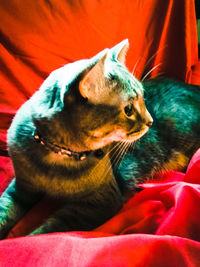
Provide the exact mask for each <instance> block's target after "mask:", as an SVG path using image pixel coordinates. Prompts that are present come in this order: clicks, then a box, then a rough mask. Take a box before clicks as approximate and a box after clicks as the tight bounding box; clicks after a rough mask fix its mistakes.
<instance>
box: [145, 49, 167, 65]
mask: <svg viewBox="0 0 200 267" xmlns="http://www.w3.org/2000/svg"><path fill="white" fill-rule="evenodd" d="M166 47H167V45H165V46H163V47H160V48H159V49H158V50H157V51H156V52H155V53H154V54H153V55H152V56H151V57H150V58H149V59H148V60H147V62H146V64H145V67H148V65H149V63H151V61H152V60H153V59H154V58H155V57H156V56H157V54H158V53H160V52H161V51H162V50H164V49H165V48H166Z"/></svg>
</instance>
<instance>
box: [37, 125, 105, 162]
mask: <svg viewBox="0 0 200 267" xmlns="http://www.w3.org/2000/svg"><path fill="white" fill-rule="evenodd" d="M33 137H34V140H35V141H36V142H37V143H38V144H41V145H43V146H45V147H47V148H48V149H49V150H51V151H53V152H54V153H56V154H58V155H63V156H66V157H68V158H74V159H75V160H76V161H79V160H80V161H82V160H85V159H86V158H87V157H88V156H89V155H91V154H92V153H93V155H94V156H95V157H97V158H102V157H103V155H104V152H103V151H102V150H101V149H97V150H89V151H83V152H75V151H72V150H70V149H67V148H65V147H62V146H59V145H56V144H54V143H52V142H50V141H49V140H47V139H46V138H44V137H42V136H41V134H40V133H39V132H38V131H37V130H36V131H35V132H34V135H33Z"/></svg>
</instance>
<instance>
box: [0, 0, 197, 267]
mask: <svg viewBox="0 0 200 267" xmlns="http://www.w3.org/2000/svg"><path fill="white" fill-rule="evenodd" d="M0 17H1V23H0V38H1V39H0V40H1V43H0V96H1V97H0V192H2V191H3V190H4V189H5V187H6V185H7V184H8V182H9V181H10V179H11V178H12V177H13V175H14V174H13V169H12V166H11V163H10V160H9V158H8V157H7V156H6V155H7V154H6V153H7V152H6V151H7V150H6V132H7V129H8V127H9V125H10V122H11V120H12V117H13V116H14V114H15V112H16V110H17V109H18V108H19V107H20V105H21V104H22V103H24V101H26V100H27V99H28V98H29V97H30V96H31V95H32V94H33V92H34V91H35V90H36V89H37V88H38V87H39V85H40V84H41V82H42V81H43V80H44V79H45V78H46V77H47V75H48V74H49V72H51V71H52V70H54V69H56V68H58V67H60V66H62V65H63V64H66V63H68V62H72V61H75V60H78V59H81V58H88V57H91V56H93V55H95V54H96V53H97V52H99V51H100V50H102V49H104V48H105V47H112V46H113V45H115V44H116V43H118V42H120V41H121V40H123V39H125V38H128V39H129V41H130V50H129V52H128V54H127V66H128V68H129V69H130V70H131V71H132V70H133V69H134V74H135V75H136V76H137V77H138V78H141V77H142V76H144V75H145V74H147V73H148V72H149V70H150V69H151V68H153V67H155V66H156V65H157V64H160V65H159V67H157V68H156V69H155V70H154V71H153V72H152V74H151V75H149V76H152V77H154V76H156V75H158V74H164V75H166V76H171V77H175V78H178V79H181V80H185V81H187V82H191V83H195V84H200V78H199V77H200V68H199V62H198V55H197V54H198V53H197V34H196V18H195V8H194V1H191V0H182V1H180V0H166V1H159V0H135V1H132V0H115V1H110V0H108V1H107V0H102V1H98V0H93V1H90V0H82V1H79V0H73V1H61V0H48V1H43V0H38V1H20V0H13V1H2V3H1V5H0ZM149 76H148V77H149ZM157 178H158V180H159V182H153V183H147V184H144V185H143V187H144V190H143V191H142V192H140V193H138V194H137V195H136V196H135V197H133V198H132V199H130V201H129V202H128V203H127V204H126V205H125V206H124V208H123V209H122V210H121V211H120V212H119V213H118V214H117V215H116V216H114V217H113V218H112V219H111V220H109V221H108V222H107V223H105V224H104V225H102V226H100V227H99V228H98V229H96V230H95V231H93V232H87V233H84V232H74V233H59V234H57V233H55V234H47V235H41V236H34V237H21V238H14V239H8V240H4V241H0V265H1V266H6V267H7V266H8V267H9V266H12V267H13V266H45V267H46V266H50V267H51V266H70V267H74V266H77V267H79V266H81V267H85V266H119V267H123V266H131V267H132V266H133V267H134V266H142V267H143V266H144V267H145V266H152V267H157V266H162V267H163V266H170V267H173V266H175V267H176V266H177V267H179V266H183V267H184V266H200V234H199V233H200V229H199V228H200V215H199V214H200V210H199V209H200V190H199V189H200V185H199V184H200V151H198V152H197V153H196V154H195V156H194V157H193V159H192V160H191V162H190V165H189V167H188V170H187V173H186V175H185V174H184V173H179V172H168V173H165V174H157ZM161 181H162V182H161ZM44 205H45V200H44V202H42V203H39V204H38V206H36V207H34V208H33V210H32V211H30V212H29V213H28V214H27V215H25V217H24V218H23V219H22V220H21V221H20V222H19V223H18V224H17V225H16V227H15V228H13V229H12V232H11V233H10V236H9V237H13V236H20V235H24V234H25V233H26V232H27V231H28V228H29V225H30V227H33V225H34V224H37V223H38V222H39V221H40V220H41V218H42V216H43V215H48V213H49V212H51V211H50V210H45V211H46V213H45V214H43V211H44ZM31 224H32V226H31Z"/></svg>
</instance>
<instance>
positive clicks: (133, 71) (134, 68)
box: [131, 57, 141, 75]
mask: <svg viewBox="0 0 200 267" xmlns="http://www.w3.org/2000/svg"><path fill="white" fill-rule="evenodd" d="M140 60H141V57H140V58H139V59H138V60H137V61H136V63H135V65H134V67H133V70H132V72H131V74H132V75H134V73H135V70H136V67H137V65H138V63H139V62H140Z"/></svg>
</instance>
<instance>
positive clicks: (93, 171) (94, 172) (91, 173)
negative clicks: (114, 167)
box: [89, 143, 121, 178]
mask: <svg viewBox="0 0 200 267" xmlns="http://www.w3.org/2000/svg"><path fill="white" fill-rule="evenodd" d="M120 145H121V144H120V143H117V144H115V145H114V146H113V147H112V148H111V150H109V151H108V152H107V153H106V154H105V155H104V156H103V158H102V159H100V160H99V162H98V163H97V164H96V166H95V167H94V168H93V169H92V171H91V172H90V174H89V178H90V177H91V176H92V175H96V171H97V169H98V168H99V166H100V165H101V163H102V161H103V159H104V158H105V157H107V156H108V155H109V153H110V152H111V151H113V150H114V149H116V150H119V149H120ZM110 165H111V163H110V162H108V163H107V164H106V166H105V170H108V171H109V167H110ZM104 172H105V171H104ZM102 175H103V174H102Z"/></svg>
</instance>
